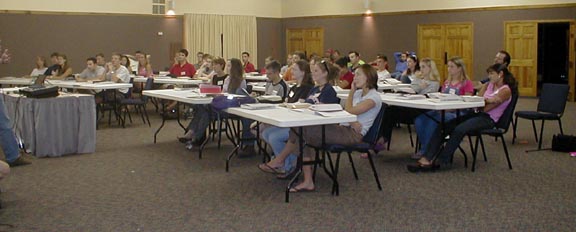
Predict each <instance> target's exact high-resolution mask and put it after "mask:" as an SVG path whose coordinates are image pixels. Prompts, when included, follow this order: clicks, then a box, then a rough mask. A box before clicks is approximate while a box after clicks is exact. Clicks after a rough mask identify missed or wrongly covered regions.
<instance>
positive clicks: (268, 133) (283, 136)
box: [260, 126, 297, 171]
mask: <svg viewBox="0 0 576 232" xmlns="http://www.w3.org/2000/svg"><path fill="white" fill-rule="evenodd" d="M289 134H290V128H283V127H275V126H270V127H267V128H266V129H264V131H262V134H261V135H260V137H261V138H262V139H264V141H266V142H267V143H268V144H270V147H272V151H273V152H274V155H278V154H280V152H282V150H283V149H284V146H286V141H287V140H288V136H289ZM296 158H297V156H296V155H294V154H290V155H289V156H288V157H287V158H286V160H284V170H285V171H289V170H291V169H292V168H293V167H294V164H295V163H296Z"/></svg>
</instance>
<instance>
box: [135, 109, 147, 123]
mask: <svg viewBox="0 0 576 232" xmlns="http://www.w3.org/2000/svg"><path fill="white" fill-rule="evenodd" d="M134 109H136V110H137V111H138V113H139V114H140V118H142V123H143V124H146V118H144V105H136V106H134Z"/></svg>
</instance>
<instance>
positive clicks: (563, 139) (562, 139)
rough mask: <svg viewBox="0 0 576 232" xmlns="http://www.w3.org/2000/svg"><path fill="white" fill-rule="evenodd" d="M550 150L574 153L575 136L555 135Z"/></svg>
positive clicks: (575, 149) (575, 148)
mask: <svg viewBox="0 0 576 232" xmlns="http://www.w3.org/2000/svg"><path fill="white" fill-rule="evenodd" d="M552 150H553V151H560V152H572V151H576V136H573V135H562V134H557V135H554V137H552Z"/></svg>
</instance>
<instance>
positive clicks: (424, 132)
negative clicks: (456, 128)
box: [414, 111, 456, 154]
mask: <svg viewBox="0 0 576 232" xmlns="http://www.w3.org/2000/svg"><path fill="white" fill-rule="evenodd" d="M432 118H433V119H432ZM440 118H441V113H440V111H428V112H426V113H424V114H421V115H420V116H418V117H416V119H414V127H415V128H416V134H417V135H418V141H420V145H421V146H420V150H419V151H418V153H420V154H424V153H426V151H427V150H428V144H429V143H430V139H431V138H432V136H434V132H435V131H436V128H438V122H440ZM454 118H456V113H454V112H446V113H445V114H444V122H449V121H451V120H452V119H454Z"/></svg>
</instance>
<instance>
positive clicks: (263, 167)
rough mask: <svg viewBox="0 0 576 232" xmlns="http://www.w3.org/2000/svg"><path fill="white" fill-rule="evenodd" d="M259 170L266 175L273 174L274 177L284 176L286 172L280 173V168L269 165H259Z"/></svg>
mask: <svg viewBox="0 0 576 232" xmlns="http://www.w3.org/2000/svg"><path fill="white" fill-rule="evenodd" d="M258 169H260V170H261V171H263V172H265V173H271V174H274V175H280V174H284V172H282V171H280V170H279V168H275V167H272V166H270V165H268V164H259V165H258Z"/></svg>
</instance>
